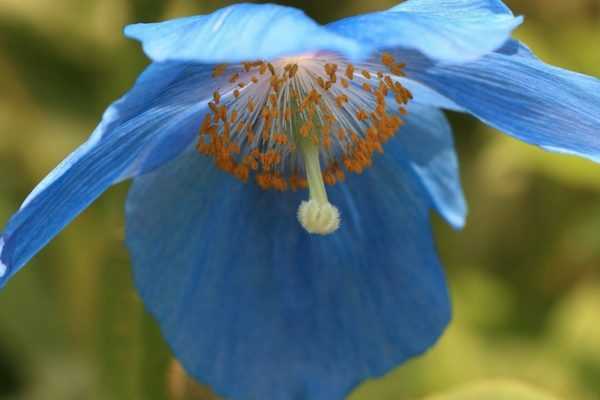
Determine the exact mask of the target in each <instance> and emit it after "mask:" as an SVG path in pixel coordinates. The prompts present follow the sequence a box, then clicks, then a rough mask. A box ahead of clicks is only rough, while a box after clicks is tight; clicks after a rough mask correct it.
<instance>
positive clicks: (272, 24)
mask: <svg viewBox="0 0 600 400" xmlns="http://www.w3.org/2000/svg"><path fill="white" fill-rule="evenodd" d="M125 35H126V36H128V37H130V38H133V39H137V40H139V41H140V42H142V45H143V48H144V51H145V52H146V54H147V55H148V57H150V58H151V59H152V60H154V61H167V60H177V61H193V62H199V63H216V62H225V63H229V62H242V61H253V60H257V59H266V60H269V59H273V58H276V57H281V56H286V55H294V54H300V53H306V52H313V51H318V50H331V51H336V52H339V53H341V54H344V55H346V56H348V57H350V58H355V57H358V56H360V55H364V54H368V53H369V52H370V50H371V49H370V48H368V46H363V45H361V44H359V43H358V42H356V41H355V40H354V39H352V38H346V37H343V36H340V35H337V34H336V33H334V32H331V31H329V30H327V29H326V28H324V27H322V26H320V25H318V24H317V23H316V22H315V21H313V20H312V19H310V18H309V17H307V16H306V15H305V14H304V13H303V12H302V11H301V10H298V9H296V8H291V7H284V6H279V5H274V4H264V5H256V4H235V5H232V6H229V7H225V8H222V9H220V10H217V11H215V12H214V13H212V14H209V15H200V16H194V17H186V18H180V19H175V20H170V21H166V22H161V23H152V24H134V25H129V26H128V27H126V28H125Z"/></svg>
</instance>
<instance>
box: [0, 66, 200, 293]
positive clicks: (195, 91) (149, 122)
mask: <svg viewBox="0 0 600 400" xmlns="http://www.w3.org/2000/svg"><path fill="white" fill-rule="evenodd" d="M206 74H210V68H209V67H201V66H194V67H189V66H185V65H174V64H169V65H158V64H155V65H152V66H150V67H149V68H148V69H147V70H146V71H145V72H144V74H142V76H141V77H140V78H139V80H138V82H137V83H136V85H135V87H134V88H133V89H132V90H131V91H130V92H129V93H128V94H127V95H125V96H124V97H123V98H121V99H120V100H118V101H117V102H115V103H114V104H113V105H112V106H110V107H109V108H108V110H107V111H106V112H105V114H104V117H103V119H102V122H101V123H100V125H99V126H98V127H97V128H96V130H95V131H94V132H93V134H92V135H91V137H90V138H89V140H88V141H87V142H86V143H85V144H83V145H82V146H81V147H79V148H78V149H77V150H75V152H73V153H72V154H71V155H69V156H68V157H67V158H66V159H65V160H64V161H63V162H62V163H61V164H60V165H58V166H57V167H56V169H55V170H54V171H52V172H51V173H50V174H49V175H48V176H47V177H46V178H45V179H44V180H43V181H42V182H41V183H40V184H39V185H38V186H37V187H36V188H35V189H34V191H33V192H32V193H31V194H30V195H29V197H28V198H27V199H26V200H25V202H24V203H23V205H22V206H21V208H20V209H19V210H18V212H17V213H16V214H15V215H13V216H12V218H11V219H10V221H9V222H8V224H7V226H6V227H5V230H4V232H3V233H2V235H1V236H0V287H1V286H3V285H4V284H5V283H6V281H7V280H8V279H9V278H10V277H11V276H13V275H14V274H15V273H16V272H17V271H18V270H19V269H20V268H21V267H22V266H23V265H24V264H25V263H26V262H27V261H29V259H30V258H31V257H33V256H34V255H35V254H36V253H37V252H38V251H39V250H40V249H41V248H42V247H44V246H45V245H46V244H47V243H48V242H49V241H50V240H51V239H52V238H53V237H54V236H55V235H56V234H57V233H58V232H59V231H61V230H62V229H63V227H64V226H65V225H66V224H68V223H69V222H70V221H71V220H72V219H73V218H75V216H77V215H78V214H79V213H80V212H81V211H82V210H84V209H85V208H86V207H87V206H88V205H89V204H90V203H91V202H93V201H94V200H95V199H96V198H97V197H98V196H100V195H101V194H102V193H103V192H104V191H105V190H106V189H107V188H108V187H109V186H111V185H112V184H113V183H115V182H118V181H120V180H122V179H125V178H127V177H130V176H135V175H137V174H138V173H141V172H144V171H147V170H149V169H151V168H154V167H156V166H158V165H160V164H162V163H163V162H165V161H167V160H169V159H170V158H173V157H174V156H176V155H178V154H179V153H180V152H181V151H182V150H183V149H184V148H186V147H187V146H188V144H189V142H190V140H191V139H192V138H193V136H194V135H195V132H196V130H197V127H198V126H199V124H200V122H201V116H202V115H201V114H199V112H200V111H201V110H203V109H204V108H205V102H204V104H203V103H201V102H199V99H201V98H202V96H203V94H204V93H203V91H206V90H210V89H209V88H204V87H201V88H198V86H199V85H200V84H202V82H203V81H204V80H205V75H206ZM190 86H191V87H190Z"/></svg>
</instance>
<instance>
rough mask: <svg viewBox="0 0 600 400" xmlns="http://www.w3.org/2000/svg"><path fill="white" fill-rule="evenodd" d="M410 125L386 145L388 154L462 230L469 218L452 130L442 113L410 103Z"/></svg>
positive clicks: (438, 209)
mask: <svg viewBox="0 0 600 400" xmlns="http://www.w3.org/2000/svg"><path fill="white" fill-rule="evenodd" d="M408 111H409V113H408V115H406V116H403V117H402V118H403V120H404V121H405V122H406V125H404V126H403V127H402V128H401V129H400V131H399V132H398V134H397V135H396V136H394V138H392V139H391V140H390V141H389V142H388V143H387V144H386V146H385V152H386V154H389V155H390V156H391V157H393V158H394V159H396V160H398V161H400V162H401V164H404V165H405V167H406V166H408V168H409V169H410V170H411V171H412V172H413V173H414V174H416V175H417V177H418V180H419V181H420V182H421V183H422V184H423V186H424V188H425V190H426V191H427V193H429V196H430V198H431V204H432V206H433V207H434V208H435V209H436V210H437V211H438V212H439V213H440V214H441V215H442V216H443V217H444V218H445V219H446V221H448V223H449V224H451V225H452V226H453V227H454V228H462V227H463V226H464V224H465V218H466V215H467V205H466V201H465V198H464V195H463V191H462V187H461V183H460V174H459V168H458V159H457V157H456V152H455V151H454V140H453V137H452V130H451V128H450V125H449V124H448V121H447V120H446V117H445V116H444V113H442V112H441V111H440V110H438V109H436V108H433V107H428V106H422V105H418V104H414V103H412V104H409V106H408Z"/></svg>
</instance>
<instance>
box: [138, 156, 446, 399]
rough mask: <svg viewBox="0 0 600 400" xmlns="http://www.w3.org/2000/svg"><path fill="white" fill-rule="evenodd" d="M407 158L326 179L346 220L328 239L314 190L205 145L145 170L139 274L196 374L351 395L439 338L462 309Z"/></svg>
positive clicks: (221, 386)
mask: <svg viewBox="0 0 600 400" xmlns="http://www.w3.org/2000/svg"><path fill="white" fill-rule="evenodd" d="M396 164H397V163H396V162H383V158H379V159H378V160H377V161H376V162H375V165H374V166H373V168H372V169H369V170H368V171H367V172H365V173H364V174H363V175H361V176H356V175H354V176H351V177H349V178H348V180H347V181H346V183H344V184H341V185H337V186H334V187H329V188H328V193H329V197H330V200H331V201H332V203H333V204H335V205H336V206H338V207H339V209H340V211H341V213H342V226H341V228H340V230H339V231H337V232H336V233H335V234H333V235H330V236H327V237H321V236H311V235H309V234H307V233H306V232H305V231H304V230H303V228H301V227H300V225H299V223H298V222H297V220H296V211H297V207H298V205H299V203H300V201H301V200H303V199H305V198H306V197H307V194H306V193H299V192H297V193H292V192H287V193H275V192H265V191H262V190H260V189H258V188H257V186H256V185H253V184H248V185H243V184H241V183H239V182H237V181H235V180H234V179H233V178H231V177H229V176H228V175H226V174H223V173H221V172H217V171H215V170H214V169H213V168H212V166H211V165H212V163H211V162H210V161H209V160H208V159H206V158H203V157H202V156H198V155H196V154H189V155H186V156H182V158H181V159H178V160H176V161H174V162H172V163H170V164H167V165H165V166H164V167H162V168H160V169H158V170H156V171H155V172H153V173H151V174H148V175H144V176H140V177H138V178H136V180H135V183H134V185H133V187H132V190H131V193H130V196H129V199H128V202H127V244H128V247H129V249H130V251H131V254H132V259H133V264H134V269H135V282H136V285H137V287H138V289H139V292H140V293H141V296H142V298H143V300H144V302H145V304H146V306H147V307H148V309H149V310H150V311H151V312H152V313H153V314H154V316H155V317H156V318H157V319H158V321H159V323H160V325H161V328H162V332H163V334H164V335H165V337H166V339H167V341H168V342H169V343H170V345H171V347H172V348H173V351H174V353H175V355H176V357H177V358H178V359H179V360H180V361H181V362H182V364H183V365H184V367H185V368H186V369H187V370H188V372H189V373H190V374H192V375H193V376H194V377H196V378H197V379H199V380H200V381H201V382H205V383H208V384H210V385H211V386H212V387H213V388H214V389H215V390H216V392H217V393H220V394H221V395H223V396H225V397H226V398H228V399H232V400H244V399H248V400H256V399H277V400H295V399H311V400H342V399H343V398H344V396H345V395H346V394H347V393H348V392H349V391H350V390H351V389H352V388H353V387H354V386H356V385H357V384H358V383H360V382H361V381H362V380H364V379H366V378H368V377H373V376H381V375H382V374H385V373H386V372H387V371H389V370H390V369H391V368H393V367H395V366H396V365H398V364H400V363H402V362H403V361H405V360H406V359H408V358H410V357H412V356H415V355H417V354H420V353H422V352H423V351H425V350H426V349H427V348H428V347H429V346H431V345H432V344H433V343H434V342H435V341H436V340H437V338H438V337H439V335H440V334H441V333H442V331H443V330H444V327H445V326H446V324H447V322H448V320H449V318H450V307H449V301H448V294H447V289H446V286H445V279H444V276H443V272H442V270H441V268H440V265H439V261H438V258H437V257H436V251H435V247H434V244H433V242H432V237H431V227H430V223H429V216H428V214H429V212H428V209H429V201H428V200H427V198H426V197H424V196H425V195H424V194H423V192H422V190H421V188H420V187H418V186H415V185H412V178H411V177H407V176H405V175H404V172H403V169H402V168H397V166H396Z"/></svg>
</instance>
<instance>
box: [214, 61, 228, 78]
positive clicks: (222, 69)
mask: <svg viewBox="0 0 600 400" xmlns="http://www.w3.org/2000/svg"><path fill="white" fill-rule="evenodd" d="M226 69H227V64H219V65H217V66H216V67H214V68H213V72H212V76H213V78H217V77H219V76H221V75H223V74H224V73H225V70H226Z"/></svg>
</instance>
